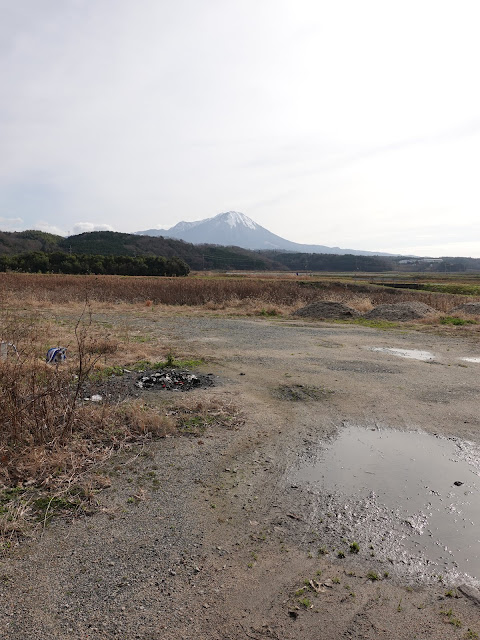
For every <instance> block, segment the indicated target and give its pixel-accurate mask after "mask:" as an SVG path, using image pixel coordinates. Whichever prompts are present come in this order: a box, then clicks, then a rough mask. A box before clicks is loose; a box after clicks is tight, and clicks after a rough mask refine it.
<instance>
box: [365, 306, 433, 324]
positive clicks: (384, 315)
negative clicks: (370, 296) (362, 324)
mask: <svg viewBox="0 0 480 640" xmlns="http://www.w3.org/2000/svg"><path fill="white" fill-rule="evenodd" d="M430 313H436V310H435V309H433V308H432V307H429V306H428V304H424V303H423V302H396V303H394V304H380V305H378V307H375V309H372V310H371V311H369V312H368V313H366V314H365V316H364V317H365V318H367V319H368V320H376V319H379V320H391V321H392V322H406V321H408V320H417V319H418V318H424V317H425V316H427V315H428V314H430Z"/></svg>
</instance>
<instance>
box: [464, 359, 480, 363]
mask: <svg viewBox="0 0 480 640" xmlns="http://www.w3.org/2000/svg"><path fill="white" fill-rule="evenodd" d="M461 359H462V360H463V361H464V362H480V358H461Z"/></svg>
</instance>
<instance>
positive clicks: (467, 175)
mask: <svg viewBox="0 0 480 640" xmlns="http://www.w3.org/2000/svg"><path fill="white" fill-rule="evenodd" d="M479 18H480V5H479V3H478V0H472V1H469V0H456V1H455V2H454V0H448V1H447V0H432V1H430V0H414V1H410V0H398V1H397V0H378V1H371V0H361V1H359V0H351V1H347V0H174V1H172V0H169V1H166V0H136V1H135V2H132V0H15V1H13V0H0V229H3V230H20V229H26V228H39V229H44V230H50V231H53V232H58V233H78V232H81V231H88V230H93V229H114V230H116V231H137V230H140V229H147V228H151V227H170V226H172V225H174V224H175V223H177V222H179V221H180V220H198V219H201V218H207V217H210V216H213V215H216V214H217V213H220V212H223V211H228V210H236V211H241V212H243V213H245V214H247V215H248V216H250V217H251V218H253V219H254V220H255V221H256V222H258V223H259V224H261V225H263V226H264V227H266V228H267V229H269V230H270V231H273V232H274V233H277V234H279V235H282V236H284V237H286V238H288V239H289V240H294V241H297V242H302V243H316V244H325V245H330V246H341V247H348V248H354V249H366V250H378V251H389V252H396V253H415V254H423V255H431V256H436V255H470V256H475V257H480V184H479V183H480V83H479V80H478V77H479V71H478V69H479V62H480V38H479V37H478V25H479Z"/></svg>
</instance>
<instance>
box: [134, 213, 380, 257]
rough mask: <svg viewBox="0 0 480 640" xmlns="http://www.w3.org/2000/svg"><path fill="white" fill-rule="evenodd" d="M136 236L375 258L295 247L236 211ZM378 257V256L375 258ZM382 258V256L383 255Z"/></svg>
mask: <svg viewBox="0 0 480 640" xmlns="http://www.w3.org/2000/svg"><path fill="white" fill-rule="evenodd" d="M137 234H140V235H153V236H160V235H161V236H165V237H167V238H177V239H180V240H185V241H186V242H192V243H193V244H218V245H223V246H232V245H233V246H236V247H243V248H244V249H275V250H280V251H295V252H297V253H337V254H342V253H343V254H345V253H353V254H358V255H372V254H373V255H375V254H374V253H373V252H371V251H358V250H356V251H354V250H351V249H339V248H338V247H333V248H332V247H325V246H323V245H314V244H310V245H307V244H298V243H297V242H291V241H290V240H286V239H285V238H281V237H280V236H277V235H276V234H274V233H272V232H271V231H268V229H265V228H264V227H262V226H260V225H259V224H257V223H256V222H254V221H253V220H252V219H251V218H249V217H248V216H246V215H245V214H244V213H240V212H239V211H226V212H225V213H218V214H217V215H216V216H213V217H212V218H206V219H205V220H196V221H195V222H179V223H177V224H176V225H175V226H174V227H171V229H149V230H147V231H137ZM377 255H382V254H377ZM384 255H385V254H384Z"/></svg>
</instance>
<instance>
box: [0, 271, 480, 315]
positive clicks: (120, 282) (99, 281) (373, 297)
mask: <svg viewBox="0 0 480 640" xmlns="http://www.w3.org/2000/svg"><path fill="white" fill-rule="evenodd" d="M86 299H88V300H89V301H91V302H95V303H97V304H102V305H103V304H108V305H119V304H137V305H138V304H140V305H143V306H146V307H152V306H154V305H167V306H174V307H177V306H189V307H203V308H204V309H206V310H226V309H227V310H229V309H232V310H235V309H240V310H241V311H244V312H247V313H248V312H250V313H255V312H258V313H260V312H261V311H262V309H264V310H266V311H268V307H270V311H274V309H276V310H277V312H278V313H285V312H287V311H294V310H295V309H297V308H299V307H301V306H303V305H306V304H308V303H310V302H313V301H314V300H336V301H339V302H345V303H347V304H350V305H352V306H354V307H355V308H358V310H359V311H365V310H368V309H369V308H372V306H376V305H378V304H384V303H390V302H406V301H418V302H424V303H426V304H428V305H430V306H431V307H433V308H434V309H436V310H437V311H439V312H441V313H446V312H448V311H449V310H450V309H452V308H453V307H455V306H458V305H459V304H462V303H464V302H467V301H476V300H480V296H467V295H457V294H450V293H437V292H430V291H414V290H405V289H389V288H385V287H382V286H377V285H370V284H367V283H361V282H352V281H337V280H332V279H325V280H321V279H311V280H306V281H305V280H301V279H295V280H294V279H292V278H291V277H283V276H278V277H275V278H273V277H270V278H264V277H257V278H253V277H249V278H246V277H243V278H236V277H230V278H229V277H202V278H201V277H196V278H154V277H122V276H66V275H43V274H22V273H1V274H0V303H1V304H2V305H3V306H4V307H5V306H8V307H13V308H28V307H32V306H33V307H35V306H38V305H41V306H43V307H48V306H51V307H52V308H54V307H55V306H58V305H62V304H68V305H71V304H79V305H83V304H84V302H85V300H86ZM272 315H274V314H273V313H272Z"/></svg>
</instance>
